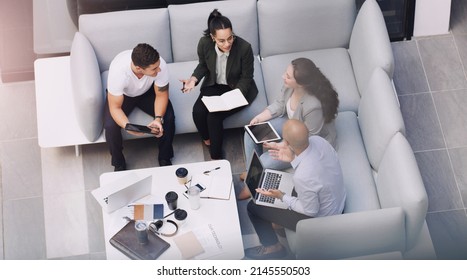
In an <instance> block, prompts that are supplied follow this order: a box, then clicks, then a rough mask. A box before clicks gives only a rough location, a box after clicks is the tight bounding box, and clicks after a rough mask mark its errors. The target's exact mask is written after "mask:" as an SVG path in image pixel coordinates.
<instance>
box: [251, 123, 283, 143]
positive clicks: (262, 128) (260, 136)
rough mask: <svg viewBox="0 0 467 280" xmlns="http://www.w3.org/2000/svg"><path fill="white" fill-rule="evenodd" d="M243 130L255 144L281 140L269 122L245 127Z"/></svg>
mask: <svg viewBox="0 0 467 280" xmlns="http://www.w3.org/2000/svg"><path fill="white" fill-rule="evenodd" d="M245 130H246V131H247V132H248V134H249V135H250V136H251V138H252V139H253V141H254V142H255V143H256V144H261V143H264V142H271V141H277V140H281V137H280V136H279V134H278V133H277V131H276V130H275V129H274V127H272V125H271V123H270V122H262V123H257V124H252V125H245Z"/></svg>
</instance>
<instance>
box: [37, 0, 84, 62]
mask: <svg viewBox="0 0 467 280" xmlns="http://www.w3.org/2000/svg"><path fill="white" fill-rule="evenodd" d="M33 18H34V52H35V53H36V54H53V53H65V52H69V51H70V49H71V42H72V41H73V36H74V35H75V32H76V30H77V28H76V26H75V25H74V24H73V21H72V20H71V17H70V15H69V13H68V8H67V5H66V1H65V0H34V1H33Z"/></svg>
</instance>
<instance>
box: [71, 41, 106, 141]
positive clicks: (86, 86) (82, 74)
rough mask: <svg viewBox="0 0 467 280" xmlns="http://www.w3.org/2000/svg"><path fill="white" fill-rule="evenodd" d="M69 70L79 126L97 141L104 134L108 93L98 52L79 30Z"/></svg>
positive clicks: (72, 47)
mask: <svg viewBox="0 0 467 280" xmlns="http://www.w3.org/2000/svg"><path fill="white" fill-rule="evenodd" d="M70 73H71V86H72V96H73V102H74V106H75V111H76V119H77V121H78V125H79V127H80V129H81V131H82V132H83V133H84V135H85V136H86V138H87V139H88V140H89V141H91V142H94V141H96V140H97V138H99V136H100V135H101V133H102V128H103V116H104V111H103V110H104V102H105V96H104V91H103V89H102V81H101V73H100V70H99V64H98V62H97V58H96V54H95V53H94V49H93V47H92V45H91V43H90V42H89V41H88V39H87V38H86V37H85V36H84V35H83V34H81V33H80V32H76V34H75V37H74V39H73V44H72V46H71V53H70Z"/></svg>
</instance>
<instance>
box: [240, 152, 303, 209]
mask: <svg viewBox="0 0 467 280" xmlns="http://www.w3.org/2000/svg"><path fill="white" fill-rule="evenodd" d="M292 177H293V174H291V173H287V172H283V171H278V170H273V169H264V167H263V164H262V163H261V161H260V159H259V156H258V154H257V153H256V152H254V153H253V157H252V158H251V161H250V165H249V168H248V174H247V176H246V178H245V184H246V185H247V186H248V189H249V190H250V193H251V197H252V198H253V200H254V201H255V203H256V204H258V205H264V206H270V207H275V208H282V209H286V208H287V204H285V203H284V202H282V201H280V199H276V198H273V197H269V196H266V195H263V194H260V193H257V192H256V189H257V188H263V189H271V188H274V189H278V190H280V191H282V192H284V193H285V194H288V195H290V194H292V190H293V187H294V185H293V180H292Z"/></svg>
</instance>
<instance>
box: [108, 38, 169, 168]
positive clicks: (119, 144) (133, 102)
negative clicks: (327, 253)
mask: <svg viewBox="0 0 467 280" xmlns="http://www.w3.org/2000/svg"><path fill="white" fill-rule="evenodd" d="M107 101H108V104H107V106H106V108H105V116H104V128H105V138H106V141H107V143H108V145H109V149H110V154H111V155H112V165H113V166H115V171H121V170H125V169H126V161H125V157H124V156H123V141H122V132H121V129H122V128H125V126H126V124H127V123H129V120H128V115H129V114H130V113H131V112H132V111H133V109H134V108H135V107H138V108H140V109H141V110H142V111H144V112H145V113H146V114H148V115H151V116H152V117H153V118H154V120H153V121H152V122H150V123H149V124H147V126H148V127H149V128H151V132H152V133H153V134H154V135H155V137H156V138H158V139H159V156H158V160H159V165H160V166H165V165H171V164H172V163H171V158H172V157H173V147H172V142H173V138H174V134H175V116H174V111H173V108H172V104H171V102H170V100H169V73H168V69H167V63H166V62H165V61H164V59H163V58H162V57H160V56H159V53H158V52H157V50H155V49H154V48H153V47H152V46H150V45H148V44H144V43H142V44H138V45H137V46H136V47H135V48H134V49H133V50H127V51H123V52H121V53H119V54H118V55H117V56H115V58H114V59H113V60H112V63H111V64H110V68H109V76H108V81H107ZM126 132H127V133H130V134H133V135H137V136H141V135H143V134H142V133H139V132H132V131H126Z"/></svg>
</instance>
